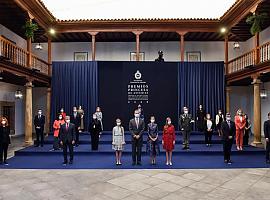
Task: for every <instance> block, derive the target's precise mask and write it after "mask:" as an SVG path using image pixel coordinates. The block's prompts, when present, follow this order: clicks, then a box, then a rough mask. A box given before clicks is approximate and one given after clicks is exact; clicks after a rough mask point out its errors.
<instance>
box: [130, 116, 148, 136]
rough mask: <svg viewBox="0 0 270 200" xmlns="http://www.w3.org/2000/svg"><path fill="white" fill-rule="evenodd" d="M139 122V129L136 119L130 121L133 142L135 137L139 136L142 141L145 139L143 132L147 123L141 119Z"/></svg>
mask: <svg viewBox="0 0 270 200" xmlns="http://www.w3.org/2000/svg"><path fill="white" fill-rule="evenodd" d="M138 120H139V123H138V127H137V124H136V121H135V118H133V119H131V120H130V121H129V131H130V132H131V136H132V140H135V138H134V136H135V135H139V136H140V138H139V139H140V140H142V139H143V138H142V134H143V131H144V129H145V123H144V120H142V119H140V118H139V119H138Z"/></svg>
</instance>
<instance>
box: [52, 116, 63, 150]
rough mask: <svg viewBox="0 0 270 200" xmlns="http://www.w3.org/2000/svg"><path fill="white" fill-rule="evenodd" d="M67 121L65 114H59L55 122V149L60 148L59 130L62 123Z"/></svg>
mask: <svg viewBox="0 0 270 200" xmlns="http://www.w3.org/2000/svg"><path fill="white" fill-rule="evenodd" d="M64 123H65V120H64V119H63V115H62V114H59V116H58V119H56V120H55V121H54V123H53V137H54V142H53V149H54V150H58V149H59V131H60V127H61V125H63V124H64Z"/></svg>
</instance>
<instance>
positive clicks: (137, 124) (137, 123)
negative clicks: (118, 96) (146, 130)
mask: <svg viewBox="0 0 270 200" xmlns="http://www.w3.org/2000/svg"><path fill="white" fill-rule="evenodd" d="M138 121H139V120H138V119H136V126H137V128H139V122H138Z"/></svg>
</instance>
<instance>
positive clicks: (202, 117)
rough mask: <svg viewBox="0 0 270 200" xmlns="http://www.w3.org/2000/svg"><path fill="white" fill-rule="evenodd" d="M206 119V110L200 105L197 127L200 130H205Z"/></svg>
mask: <svg viewBox="0 0 270 200" xmlns="http://www.w3.org/2000/svg"><path fill="white" fill-rule="evenodd" d="M204 120H205V111H204V110H203V107H202V105H201V104H200V105H199V109H198V110H197V128H198V131H200V132H203V131H204Z"/></svg>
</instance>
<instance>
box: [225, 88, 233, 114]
mask: <svg viewBox="0 0 270 200" xmlns="http://www.w3.org/2000/svg"><path fill="white" fill-rule="evenodd" d="M231 91H232V89H231V87H230V86H227V87H226V113H229V112H230V93H231Z"/></svg>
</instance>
